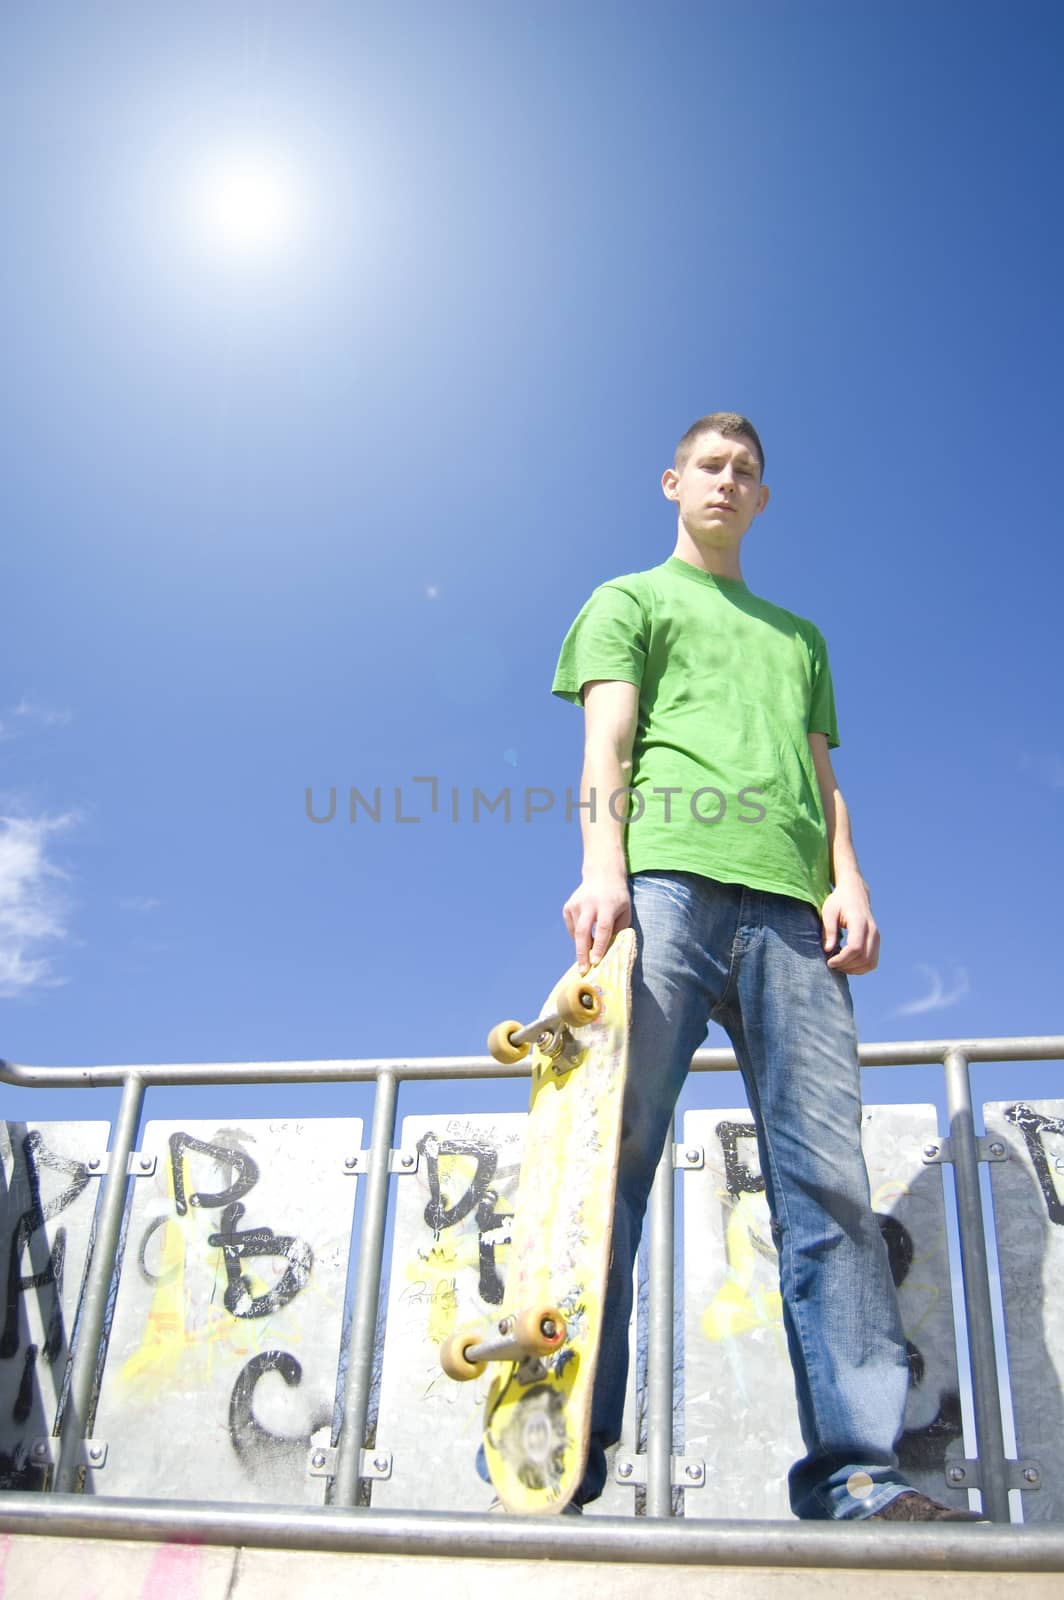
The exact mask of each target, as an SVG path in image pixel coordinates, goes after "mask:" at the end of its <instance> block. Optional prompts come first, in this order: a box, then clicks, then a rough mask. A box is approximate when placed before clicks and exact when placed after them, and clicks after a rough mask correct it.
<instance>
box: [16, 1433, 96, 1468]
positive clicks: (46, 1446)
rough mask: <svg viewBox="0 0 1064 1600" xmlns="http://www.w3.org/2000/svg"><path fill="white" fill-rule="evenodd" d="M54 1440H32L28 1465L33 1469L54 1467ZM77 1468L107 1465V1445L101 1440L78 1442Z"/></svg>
mask: <svg viewBox="0 0 1064 1600" xmlns="http://www.w3.org/2000/svg"><path fill="white" fill-rule="evenodd" d="M58 1443H59V1440H58V1439H56V1438H52V1437H49V1438H46V1439H34V1441H33V1443H32V1444H31V1445H30V1463H31V1465H32V1466H35V1467H54V1466H55V1464H56V1457H57V1451H56V1446H57V1445H58ZM77 1464H78V1466H79V1467H93V1468H97V1469H98V1468H100V1467H103V1466H105V1465H106V1464H107V1445H106V1442H105V1441H104V1440H103V1439H80V1440H79V1441H78V1463H77Z"/></svg>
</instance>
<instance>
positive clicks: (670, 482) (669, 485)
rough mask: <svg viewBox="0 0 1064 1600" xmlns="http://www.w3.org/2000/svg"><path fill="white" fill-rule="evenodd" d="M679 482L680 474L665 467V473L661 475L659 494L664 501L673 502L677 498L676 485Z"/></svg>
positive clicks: (673, 469)
mask: <svg viewBox="0 0 1064 1600" xmlns="http://www.w3.org/2000/svg"><path fill="white" fill-rule="evenodd" d="M679 481H680V474H679V473H678V472H677V470H676V468H675V467H666V468H665V471H664V472H663V473H662V474H661V492H662V494H663V495H664V496H665V498H666V500H675V499H676V498H677V494H676V485H677V484H678V483H679Z"/></svg>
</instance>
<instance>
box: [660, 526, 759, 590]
mask: <svg viewBox="0 0 1064 1600" xmlns="http://www.w3.org/2000/svg"><path fill="white" fill-rule="evenodd" d="M672 553H673V555H674V556H678V557H679V559H680V560H681V561H686V562H687V564H688V566H690V567H700V568H701V569H702V571H703V572H709V573H711V574H712V576H713V577H714V578H737V579H738V581H739V582H740V583H743V582H744V581H745V580H744V578H743V575H742V573H741V572H740V570H739V550H738V546H731V545H726V546H724V547H723V548H719V547H715V546H702V545H699V544H696V543H695V541H694V540H693V539H692V538H691V535H690V534H689V533H688V531H687V529H686V528H685V527H684V525H683V523H682V522H681V523H680V525H679V528H678V529H677V532H676V548H675V550H674V551H673V552H672Z"/></svg>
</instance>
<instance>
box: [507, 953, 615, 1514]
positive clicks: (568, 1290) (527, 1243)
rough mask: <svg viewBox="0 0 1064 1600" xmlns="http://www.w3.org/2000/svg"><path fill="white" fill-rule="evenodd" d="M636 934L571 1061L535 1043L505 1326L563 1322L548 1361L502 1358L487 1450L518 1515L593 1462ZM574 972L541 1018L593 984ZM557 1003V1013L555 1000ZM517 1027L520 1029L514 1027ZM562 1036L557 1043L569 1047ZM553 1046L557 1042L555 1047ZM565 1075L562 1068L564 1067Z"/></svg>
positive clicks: (602, 976)
mask: <svg viewBox="0 0 1064 1600" xmlns="http://www.w3.org/2000/svg"><path fill="white" fill-rule="evenodd" d="M634 959H635V934H634V932H633V931H632V930H631V929H630V928H626V929H624V930H622V931H621V932H620V933H618V934H617V935H616V937H615V938H614V940H613V942H612V944H611V945H610V948H609V950H608V951H607V952H606V954H605V956H604V957H603V959H602V960H601V961H600V962H599V964H598V965H597V966H596V967H592V968H591V969H590V971H589V972H587V973H586V974H585V975H584V976H583V979H582V982H583V984H584V985H590V987H591V989H592V990H593V991H595V993H596V994H597V997H598V1000H599V1003H600V1006H601V1009H600V1013H599V1015H598V1017H597V1018H596V1019H595V1020H594V1021H592V1022H589V1023H587V1024H586V1025H584V1026H579V1027H576V1026H574V1027H571V1028H569V1029H562V1030H561V1033H562V1039H561V1047H562V1050H563V1054H561V1055H558V1056H556V1058H555V1059H553V1060H552V1059H551V1057H550V1055H547V1054H544V1050H543V1049H542V1048H541V1044H542V1043H543V1042H544V1041H543V1039H542V1038H541V1040H540V1041H538V1042H537V1043H535V1044H533V1046H532V1095H531V1102H530V1108H529V1117H528V1125H527V1129H526V1133H525V1144H524V1155H523V1157H522V1161H521V1177H520V1182H519V1186H518V1193H517V1204H516V1208H515V1212H514V1220H513V1225H512V1235H511V1246H510V1259H509V1267H508V1270H507V1279H506V1291H505V1295H504V1300H503V1319H502V1321H503V1325H505V1324H506V1322H507V1318H511V1319H513V1320H514V1322H516V1320H517V1319H518V1317H520V1316H521V1314H522V1313H523V1314H525V1315H526V1316H527V1314H528V1312H529V1309H530V1308H533V1309H535V1308H548V1311H547V1316H548V1321H547V1322H546V1323H545V1326H546V1328H547V1329H548V1331H550V1330H551V1329H552V1326H553V1325H552V1323H551V1322H550V1320H549V1318H550V1315H551V1314H552V1312H553V1311H554V1310H556V1311H557V1312H559V1313H560V1318H558V1319H557V1320H558V1327H559V1333H560V1332H561V1331H562V1330H563V1331H564V1338H563V1339H562V1340H561V1342H560V1343H559V1344H558V1345H557V1347H556V1348H555V1349H553V1350H551V1351H550V1352H549V1353H546V1354H540V1355H535V1354H533V1355H528V1356H526V1357H525V1358H524V1359H511V1360H509V1361H505V1360H503V1361H500V1362H499V1363H498V1365H497V1372H496V1377H495V1381H494V1383H493V1384H492V1388H491V1391H490V1393H489V1396H488V1400H487V1405H486V1408H485V1426H484V1453H485V1456H486V1458H487V1464H488V1470H489V1472H490V1474H491V1479H492V1482H493V1484H494V1485H495V1488H496V1491H497V1493H498V1495H499V1499H500V1500H501V1502H502V1504H503V1505H504V1506H505V1507H506V1509H507V1510H508V1511H514V1512H520V1513H539V1512H560V1511H562V1510H563V1509H564V1507H565V1505H566V1504H567V1503H568V1501H569V1500H570V1498H571V1497H572V1494H573V1492H574V1490H575V1489H576V1487H577V1485H578V1484H579V1482H580V1479H581V1478H582V1476H583V1473H584V1467H585V1464H586V1461H587V1451H588V1440H589V1434H590V1425H591V1393H592V1388H593V1386H594V1379H595V1367H596V1363H597V1358H598V1349H599V1338H600V1333H601V1329H602V1310H603V1300H604V1297H605V1290H606V1274H607V1269H608V1267H609V1259H610V1244H611V1234H612V1228H613V1205H614V1194H615V1190H616V1185H617V1159H618V1152H619V1148H620V1135H621V1105H622V1101H623V1098H624V1081H625V1073H626V1070H627V1065H628V1019H629V1007H630V998H631V972H632V964H633V961H634ZM580 981H581V975H580V973H579V971H578V969H577V968H576V967H575V966H574V967H572V968H570V969H569V971H568V972H567V973H566V974H565V976H564V977H563V978H562V979H561V980H560V981H559V983H558V984H556V985H555V988H554V989H552V990H551V993H550V995H549V996H548V999H547V1002H546V1004H545V1005H544V1007H543V1009H542V1011H541V1012H540V1017H541V1018H543V1017H549V1016H551V1015H552V1013H553V1012H555V1010H556V1009H558V1006H560V1005H561V1004H562V1001H561V999H560V998H559V997H560V996H561V995H562V994H563V991H565V989H566V987H567V986H569V987H571V985H572V984H573V983H574V982H580ZM556 999H558V1006H556V1005H555V1001H556ZM504 1026H510V1025H509V1024H506V1025H504ZM557 1042H558V1041H557V1036H556V1037H555V1040H554V1046H555V1047H556V1046H557ZM546 1044H547V1046H548V1048H550V1047H551V1040H550V1039H549V1038H548V1039H547V1040H546ZM559 1069H560V1070H559Z"/></svg>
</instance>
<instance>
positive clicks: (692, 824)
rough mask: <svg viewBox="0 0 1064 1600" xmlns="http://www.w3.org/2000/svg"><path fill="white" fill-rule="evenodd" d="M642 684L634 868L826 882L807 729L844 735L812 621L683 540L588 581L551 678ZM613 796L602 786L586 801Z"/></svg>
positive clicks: (779, 888)
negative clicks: (606, 578)
mask: <svg viewBox="0 0 1064 1600" xmlns="http://www.w3.org/2000/svg"><path fill="white" fill-rule="evenodd" d="M599 678H607V679H621V680H623V681H624V682H625V683H634V684H635V685H636V686H637V687H638V689H639V719H638V723H637V727H636V734H635V743H634V745H633V749H632V768H633V770H632V778H631V785H632V791H633V793H632V795H631V797H630V799H629V800H627V801H626V799H625V797H624V796H623V795H622V796H619V797H614V799H613V809H614V811H615V814H616V815H617V816H619V817H622V816H624V814H625V808H626V806H627V807H628V808H629V811H630V815H629V821H628V827H627V830H626V851H627V857H628V870H629V871H630V872H647V871H653V870H657V871H674V872H698V873H701V874H703V875H704V876H705V877H709V878H717V879H718V880H720V881H722V882H725V883H743V884H748V885H750V887H751V888H755V889H767V890H770V891H771V892H773V893H776V894H787V895H793V896H795V897H796V898H797V899H799V900H808V901H810V902H811V903H812V904H813V905H815V906H816V907H817V908H818V909H819V908H820V906H821V905H822V904H823V902H824V900H825V899H826V897H827V895H828V894H829V893H830V891H831V878H830V863H829V860H828V842H827V829H826V826H825V822H824V811H823V806H822V804H821V800H820V790H819V787H818V785H817V779H816V769H815V768H814V766H813V757H812V752H811V751H810V749H809V740H808V738H807V735H808V734H809V733H811V732H819V733H825V734H827V738H828V744H829V745H830V746H835V745H837V744H838V742H839V734H838V724H837V722H836V718H835V696H834V691H833V688H832V683H831V671H830V668H829V666H828V654H827V646H826V645H825V643H824V640H823V637H822V636H821V634H820V632H819V631H818V629H817V628H815V627H814V626H813V624H812V623H811V622H807V621H805V619H804V618H802V617H796V616H795V615H794V614H793V612H790V611H784V610H783V609H782V607H780V606H775V605H772V603H771V602H770V601H768V600H762V599H761V598H760V597H759V596H758V595H755V594H752V593H751V592H750V590H749V589H748V588H747V586H746V584H745V583H743V582H742V581H741V580H739V579H737V578H716V577H713V576H712V575H711V574H710V573H708V572H703V571H702V570H701V568H699V567H693V566H691V565H690V563H689V562H687V561H681V560H680V558H679V557H678V556H670V558H669V559H668V561H665V562H663V563H662V564H661V566H658V567H652V568H651V569H650V571H649V572H634V573H631V574H629V575H628V576H627V577H623V578H614V579H613V580H612V582H610V583H604V584H602V585H601V587H600V588H598V589H596V590H595V591H594V593H593V594H592V596H591V598H590V599H589V600H588V602H587V604H586V605H585V606H584V608H583V610H582V611H581V612H580V615H579V616H578V617H577V619H576V621H575V622H574V623H573V625H572V627H571V628H570V630H569V632H568V634H567V635H566V638H565V642H564V644H563V645H562V651H561V656H560V658H559V661H558V669H557V672H556V673H555V676H554V688H553V692H554V693H555V694H556V695H560V696H561V698H562V699H564V700H571V701H572V702H573V704H574V705H580V704H581V703H582V697H583V688H584V685H585V684H586V683H590V682H593V681H594V680H596V679H599ZM609 803H610V797H609V796H606V795H599V796H596V807H603V808H604V807H605V806H606V805H607V804H609Z"/></svg>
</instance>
